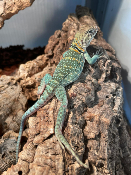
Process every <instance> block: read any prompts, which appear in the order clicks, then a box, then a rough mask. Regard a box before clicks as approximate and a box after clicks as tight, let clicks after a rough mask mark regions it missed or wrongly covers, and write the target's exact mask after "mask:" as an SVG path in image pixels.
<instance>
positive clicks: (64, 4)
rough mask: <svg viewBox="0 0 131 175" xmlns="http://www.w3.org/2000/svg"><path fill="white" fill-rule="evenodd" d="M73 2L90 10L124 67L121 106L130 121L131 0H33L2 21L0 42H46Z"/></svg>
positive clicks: (27, 44)
mask: <svg viewBox="0 0 131 175" xmlns="http://www.w3.org/2000/svg"><path fill="white" fill-rule="evenodd" d="M76 5H82V6H84V5H86V6H88V7H89V8H91V9H92V10H93V12H94V15H95V17H96V19H97V21H98V24H99V26H100V27H101V30H102V31H103V34H104V38H105V39H106V40H107V42H109V43H110V44H111V46H112V47H113V48H114V49H115V50H116V54H117V58H118V59H119V60H120V62H121V65H122V68H123V69H122V77H123V82H122V85H123V87H124V101H125V103H124V110H125V113H126V116H127V118H128V120H129V121H130V123H131V53H130V52H131V51H130V50H131V0H115V1H114V0H44V1H43V0H35V2H34V3H33V5H32V6H31V7H28V8H26V9H25V10H24V11H20V12H19V13H18V14H17V15H14V16H13V17H12V18H11V19H10V20H7V21H5V25H4V27H3V28H2V29H1V30H0V46H2V47H8V46H10V45H25V48H34V47H38V46H45V45H46V44H47V42H48V39H49V37H50V36H51V35H52V34H53V33H54V31H55V30H58V29H61V27H62V23H63V22H64V21H65V19H66V18H67V16H68V14H69V13H73V12H75V8H76Z"/></svg>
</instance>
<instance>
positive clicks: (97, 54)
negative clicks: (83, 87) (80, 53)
mask: <svg viewBox="0 0 131 175" xmlns="http://www.w3.org/2000/svg"><path fill="white" fill-rule="evenodd" d="M102 54H103V52H101V53H100V50H98V51H97V52H96V54H95V55H94V56H93V57H92V58H91V57H90V55H89V54H88V53H87V52H85V53H84V58H85V59H86V60H87V62H88V63H89V64H94V63H95V62H96V61H97V59H98V58H100V56H101V55H102Z"/></svg>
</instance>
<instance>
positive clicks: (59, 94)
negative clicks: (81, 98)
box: [55, 86, 89, 168]
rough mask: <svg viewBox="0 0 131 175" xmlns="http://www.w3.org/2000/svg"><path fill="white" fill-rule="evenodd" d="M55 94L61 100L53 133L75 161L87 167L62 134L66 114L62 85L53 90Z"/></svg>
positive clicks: (64, 94) (64, 93)
mask: <svg viewBox="0 0 131 175" xmlns="http://www.w3.org/2000/svg"><path fill="white" fill-rule="evenodd" d="M55 95H56V97H57V99H58V100H59V101H60V102H61V106H60V109H59V111H58V116H57V121H56V126H55V135H56V137H57V139H58V141H59V143H60V145H61V146H62V148H63V145H64V146H65V147H66V149H67V150H68V151H69V152H70V153H71V154H72V155H73V156H74V157H75V159H76V160H77V162H78V163H79V164H80V165H81V166H83V167H85V168H89V165H88V164H87V165H86V164H84V163H83V162H82V161H81V160H80V159H79V157H78V156H77V155H76V154H75V152H74V151H73V149H72V148H71V146H70V145H69V143H68V142H67V140H66V139H65V137H64V136H63V134H62V126H63V122H64V119H65V114H66V108H67V103H68V101H67V96H66V91H65V88H64V87H63V86H59V87H58V88H57V89H56V90H55Z"/></svg>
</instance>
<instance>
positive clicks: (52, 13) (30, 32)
mask: <svg viewBox="0 0 131 175" xmlns="http://www.w3.org/2000/svg"><path fill="white" fill-rule="evenodd" d="M76 5H82V6H84V5H85V0H71V1H70V0H35V1H34V3H33V4H32V6H31V7H28V8H26V9H24V10H23V11H20V12H19V13H18V14H17V15H14V16H13V17H11V18H10V19H9V20H6V21H5V25H4V27H3V28H2V29H1V30H0V46H2V47H8V46H10V45H25V48H34V47H38V46H45V45H46V44H47V43H48V39H49V37H50V36H51V35H52V34H54V32H55V30H58V29H61V27H62V23H63V22H64V21H65V20H66V19H67V16H68V14H69V13H73V12H75V8H76Z"/></svg>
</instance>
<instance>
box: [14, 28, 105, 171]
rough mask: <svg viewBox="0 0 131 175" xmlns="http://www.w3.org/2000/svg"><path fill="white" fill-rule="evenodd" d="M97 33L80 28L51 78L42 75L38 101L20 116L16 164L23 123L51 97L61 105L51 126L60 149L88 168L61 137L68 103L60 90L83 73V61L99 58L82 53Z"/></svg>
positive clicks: (64, 94)
mask: <svg viewBox="0 0 131 175" xmlns="http://www.w3.org/2000/svg"><path fill="white" fill-rule="evenodd" d="M97 31H98V28H97V26H94V27H93V26H87V25H86V26H85V25H84V26H83V27H81V28H80V30H79V31H78V32H77V33H76V35H75V38H74V40H73V42H72V44H71V46H70V48H69V50H68V51H66V52H65V53H64V54H63V58H62V59H61V61H60V62H59V64H58V65H57V67H56V69H55V72H54V74H53V76H51V75H50V74H46V75H45V76H44V77H43V78H42V80H41V83H40V86H39V87H38V95H40V98H39V99H38V101H37V102H36V103H35V104H34V105H33V106H32V107H30V108H29V109H28V110H27V111H26V112H25V113H24V115H23V116H22V120H21V125H20V131H19V136H18V141H17V146H16V162H17V161H18V152H19V145H20V140H21V136H22V132H23V128H24V123H25V120H26V119H27V118H28V117H29V116H31V115H32V114H33V113H35V112H36V111H37V110H38V109H39V108H41V107H42V106H44V105H45V104H46V103H47V102H48V100H49V99H51V98H52V97H53V96H54V95H55V96H56V97H57V99H58V100H59V101H60V102H61V106H60V109H59V111H58V116H57V121H56V126H55V135H56V137H57V139H58V141H59V143H60V145H61V147H62V148H63V149H64V147H65V148H66V149H67V150H68V151H69V152H70V153H71V154H72V155H73V156H74V157H75V159H76V160H77V162H78V163H79V164H80V165H81V166H83V167H85V168H89V164H88V163H87V164H84V163H83V162H82V161H81V160H80V159H79V157H78V156H77V155H76V153H75V152H74V151H73V149H72V148H71V146H70V145H69V143H68V142H67V140H66V139H65V137H64V136H63V134H62V126H63V123H64V118H65V114H66V108H67V103H68V100H67V96H66V91H65V88H64V87H65V86H67V85H68V84H70V83H72V82H74V81H76V80H77V79H78V77H79V76H80V74H81V72H82V70H83V67H84V63H85V59H86V60H87V62H88V63H89V64H93V63H95V62H96V60H97V59H98V58H99V57H100V55H101V54H102V53H99V51H98V52H96V54H95V55H94V56H93V57H92V58H91V57H90V56H89V54H88V53H87V51H86V47H88V46H89V44H90V42H91V41H92V39H93V38H94V36H95V35H96V33H97Z"/></svg>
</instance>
